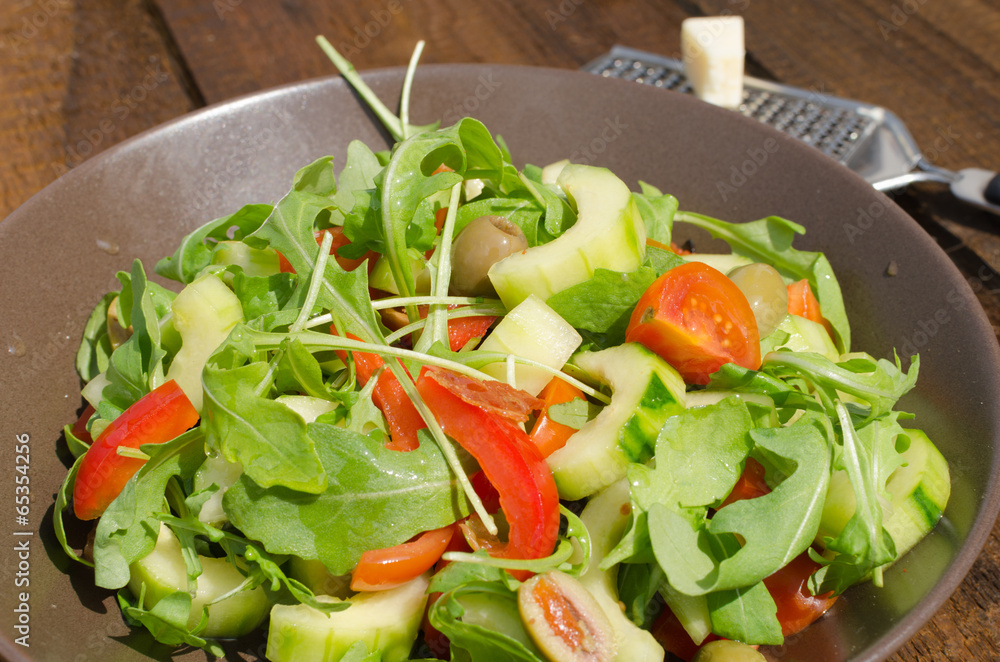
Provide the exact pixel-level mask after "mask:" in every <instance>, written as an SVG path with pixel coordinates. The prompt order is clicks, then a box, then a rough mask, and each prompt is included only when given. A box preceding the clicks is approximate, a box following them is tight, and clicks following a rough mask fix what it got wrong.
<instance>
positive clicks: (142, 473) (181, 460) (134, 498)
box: [94, 428, 205, 622]
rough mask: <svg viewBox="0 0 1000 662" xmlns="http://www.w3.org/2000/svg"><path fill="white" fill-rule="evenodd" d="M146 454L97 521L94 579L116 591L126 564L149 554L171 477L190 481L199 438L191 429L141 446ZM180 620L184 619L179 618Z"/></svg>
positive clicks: (200, 453)
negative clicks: (172, 437) (137, 468)
mask: <svg viewBox="0 0 1000 662" xmlns="http://www.w3.org/2000/svg"><path fill="white" fill-rule="evenodd" d="M140 450H142V452H144V453H146V455H148V456H149V460H147V461H146V463H145V464H144V465H142V468H141V469H139V471H138V472H136V474H135V475H134V476H132V478H130V479H129V481H128V482H127V483H126V484H125V487H124V489H122V492H121V494H119V495H118V497H117V498H116V499H115V500H114V501H112V502H111V505H109V506H108V509H107V510H105V511H104V514H103V515H101V519H100V520H99V521H98V523H97V535H96V536H95V538H94V581H95V583H96V584H97V585H98V586H102V587H104V588H111V589H118V588H121V587H123V586H125V585H126V584H127V583H128V580H129V568H128V567H129V564H131V563H132V562H134V561H137V560H139V559H141V558H143V557H144V556H146V555H147V554H149V552H151V551H152V549H153V547H154V546H155V545H156V537H157V534H158V533H159V530H160V521H159V520H158V519H157V517H156V515H157V514H158V513H161V512H164V508H165V506H164V502H163V495H164V493H165V492H166V490H167V483H168V482H169V481H170V479H171V478H173V477H174V476H180V477H181V478H191V477H193V476H194V472H195V471H196V470H197V468H198V467H199V466H201V463H202V462H203V461H204V460H205V438H204V435H203V434H202V432H201V430H200V429H198V428H195V429H194V430H189V431H187V432H185V433H184V434H182V435H180V436H178V437H177V438H175V439H173V440H172V441H168V442H167V443H165V444H145V445H143V446H142V447H141V448H140ZM185 622H186V619H185Z"/></svg>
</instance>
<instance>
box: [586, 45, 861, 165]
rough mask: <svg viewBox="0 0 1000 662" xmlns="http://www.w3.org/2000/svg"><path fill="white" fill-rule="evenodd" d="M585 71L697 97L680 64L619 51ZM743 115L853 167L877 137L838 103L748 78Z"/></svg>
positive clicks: (853, 112) (855, 112) (855, 113)
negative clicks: (853, 159)
mask: <svg viewBox="0 0 1000 662" xmlns="http://www.w3.org/2000/svg"><path fill="white" fill-rule="evenodd" d="M584 69H585V70H586V71H590V72H592V73H595V74H599V75H601V76H604V77H607V78H621V79H623V80H630V81H634V82H636V83H640V84H643V85H651V86H653V87H660V88H663V89H666V90H674V91H676V92H683V93H687V94H690V93H692V89H691V85H690V83H689V82H688V80H687V78H686V77H685V75H684V65H683V63H682V62H680V61H679V60H674V59H672V58H667V57H661V56H658V55H653V54H651V53H643V52H640V51H635V50H633V49H627V48H622V47H620V46H616V47H615V48H614V50H612V51H611V52H610V53H608V54H607V55H605V56H603V57H601V58H599V59H597V60H595V61H594V62H591V63H590V64H588V65H587V66H586V67H584ZM737 110H738V111H739V112H740V113H742V114H743V115H746V116H747V117H752V118H753V119H756V120H758V121H760V122H763V123H765V124H768V125H769V126H772V127H774V128H775V129H778V130H779V131H782V132H784V133H786V134H788V135H790V136H792V137H794V138H798V139H799V140H801V141H803V142H805V143H808V144H810V145H813V146H814V147H817V148H818V149H820V150H821V151H823V152H824V153H825V154H827V155H828V156H831V157H833V158H834V159H836V160H838V161H840V162H841V163H843V164H844V165H850V163H851V157H852V156H854V155H855V153H856V152H857V151H858V150H859V149H860V148H861V147H862V146H863V145H864V144H865V142H866V141H867V140H868V139H869V138H870V137H871V136H872V134H873V133H874V131H875V129H876V126H877V121H876V120H875V119H874V118H872V117H869V116H866V115H865V114H862V113H861V112H859V111H858V108H857V107H845V104H843V103H842V102H841V100H839V99H833V98H831V97H828V96H824V95H822V94H820V93H818V92H809V91H806V90H800V89H797V88H790V87H787V86H781V85H777V84H774V83H770V82H768V81H763V80H758V79H755V78H750V77H746V78H744V86H743V102H742V103H741V104H740V106H739V108H738V109H737Z"/></svg>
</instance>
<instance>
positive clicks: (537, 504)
mask: <svg viewBox="0 0 1000 662" xmlns="http://www.w3.org/2000/svg"><path fill="white" fill-rule="evenodd" d="M463 380H465V381H467V382H468V386H469V389H471V390H467V392H466V393H463V396H464V397H459V395H456V393H455V391H456V390H460V389H461V382H462V381H463ZM476 385H479V386H481V385H482V383H481V382H479V381H478V380H475V379H472V378H468V377H462V376H458V378H456V376H455V374H454V373H448V372H447V371H444V370H440V369H437V368H426V367H425V368H424V369H423V370H422V371H421V373H420V377H419V379H417V391H418V392H419V393H420V396H421V397H422V398H423V400H424V402H425V403H427V406H428V407H429V408H430V410H431V411H432V412H433V413H434V417H435V418H436V419H437V421H438V423H439V424H440V425H441V428H442V430H444V432H445V434H447V435H448V436H450V437H451V438H453V439H454V440H455V441H457V442H458V444H459V445H460V446H462V448H464V449H465V450H466V451H468V452H469V453H470V454H471V455H472V456H473V457H474V458H475V459H476V460H477V461H478V462H479V466H480V467H481V468H482V470H483V473H485V474H486V477H487V478H488V479H489V481H490V482H491V483H492V484H493V486H494V487H496V489H497V492H498V493H499V494H500V507H501V509H502V510H503V512H504V514H505V515H506V517H507V522H508V523H509V524H510V534H509V536H508V539H507V543H506V544H505V545H503V546H502V547H500V548H499V549H495V550H493V551H492V552H491V553H492V555H494V556H497V557H500V558H511V559H515V558H516V559H534V558H543V557H545V556H548V555H549V554H551V553H552V550H553V548H554V547H555V543H556V538H557V537H558V533H559V495H558V494H557V492H556V484H555V481H554V480H553V478H552V474H551V473H550V472H549V467H548V464H547V463H546V462H545V458H543V457H542V454H541V453H540V452H539V451H538V448H537V447H536V446H535V445H534V444H533V443H531V441H530V440H529V439H528V435H527V434H525V433H524V431H523V430H522V429H521V428H520V427H518V426H517V425H515V424H514V423H512V422H511V421H510V420H508V419H507V418H505V417H503V416H502V415H500V414H499V413H497V411H496V410H495V409H491V408H483V407H480V406H477V405H475V404H472V403H470V402H468V401H467V398H468V397H470V393H475V392H478V391H477V386H476Z"/></svg>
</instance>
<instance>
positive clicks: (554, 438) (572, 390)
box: [529, 377, 584, 457]
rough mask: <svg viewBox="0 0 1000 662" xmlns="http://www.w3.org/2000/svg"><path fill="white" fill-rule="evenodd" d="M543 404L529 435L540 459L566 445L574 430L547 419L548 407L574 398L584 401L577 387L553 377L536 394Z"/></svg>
mask: <svg viewBox="0 0 1000 662" xmlns="http://www.w3.org/2000/svg"><path fill="white" fill-rule="evenodd" d="M538 395H539V396H540V397H541V399H542V402H543V403H544V409H543V410H542V413H541V414H539V416H538V418H537V419H535V425H534V426H533V427H532V428H531V434H530V435H529V436H530V438H531V441H532V443H534V444H535V446H537V447H538V450H539V451H541V453H542V457H548V456H549V455H552V454H553V453H554V452H556V451H557V450H559V449H560V448H562V447H563V446H565V445H566V442H567V441H568V440H569V438H570V437H571V436H572V435H573V433H574V432H576V430H574V429H573V428H571V427H569V426H568V425H563V424H562V423H556V422H555V421H553V420H552V419H551V418H549V407H551V406H552V405H558V404H562V403H564V402H569V401H570V400H574V399H576V398H580V399H581V400H583V399H584V397H583V391H581V390H580V389H578V388H577V387H575V386H573V385H571V384H569V383H567V382H564V381H563V380H561V379H559V378H558V377H553V378H552V381H550V382H549V383H548V384H546V385H545V388H543V389H542V392H541V393H539V394H538Z"/></svg>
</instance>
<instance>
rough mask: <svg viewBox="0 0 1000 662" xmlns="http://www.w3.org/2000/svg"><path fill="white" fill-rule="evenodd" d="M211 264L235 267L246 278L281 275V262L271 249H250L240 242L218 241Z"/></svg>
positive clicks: (276, 253)
mask: <svg viewBox="0 0 1000 662" xmlns="http://www.w3.org/2000/svg"><path fill="white" fill-rule="evenodd" d="M212 264H221V265H222V266H230V265H233V266H237V267H240V268H241V269H243V273H245V274H246V275H247V276H273V275H274V274H278V273H281V261H280V260H279V259H278V252H277V251H276V250H274V249H273V248H250V247H249V246H247V245H246V244H244V243H243V242H242V241H220V242H219V244H218V246H216V247H215V251H214V252H213V253H212Z"/></svg>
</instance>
